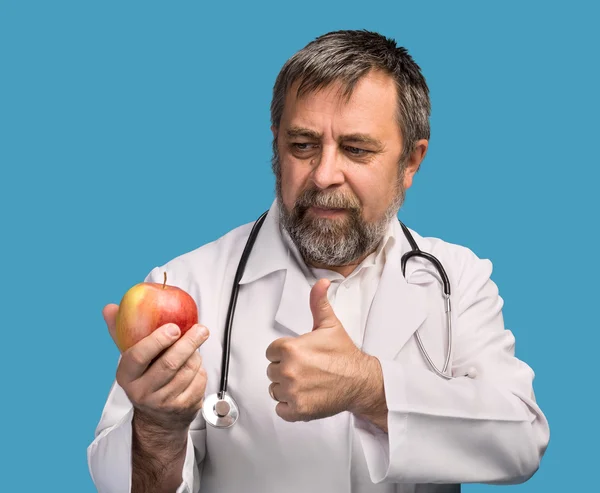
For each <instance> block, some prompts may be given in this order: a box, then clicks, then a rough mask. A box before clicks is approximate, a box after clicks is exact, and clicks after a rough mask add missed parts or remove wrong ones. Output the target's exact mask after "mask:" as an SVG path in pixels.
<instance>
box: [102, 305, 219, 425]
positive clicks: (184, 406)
mask: <svg viewBox="0 0 600 493" xmlns="http://www.w3.org/2000/svg"><path fill="white" fill-rule="evenodd" d="M118 309H119V306H118V305H115V304H109V305H106V306H105V307H104V309H103V310H102V315H103V317H104V320H105V322H106V325H107V327H108V331H109V333H110V335H111V337H112V338H113V340H115V341H116V338H115V325H116V324H115V320H116V315H117V311H118ZM171 331H173V332H171ZM179 336H180V330H179V327H177V325H175V324H166V325H163V326H162V327H160V328H158V329H156V330H155V331H154V332H152V333H151V334H150V335H148V336H146V337H145V338H144V339H142V340H141V341H139V342H138V343H136V344H135V345H134V346H132V347H131V348H129V349H128V350H127V351H125V352H123V353H122V355H121V361H120V362H119V365H118V367H117V376H116V379H117V383H118V384H119V385H120V386H121V387H122V388H123V390H124V391H125V393H126V394H127V397H128V398H129V400H130V401H131V403H132V404H133V407H134V410H135V411H134V414H135V416H136V418H137V419H138V420H140V421H143V422H144V423H145V424H147V425H148V426H152V427H157V428H160V429H162V430H163V431H165V432H169V431H173V432H180V431H183V430H187V428H188V427H189V425H190V423H191V422H192V421H193V420H194V418H195V417H196V414H197V413H198V411H199V410H200V409H201V408H202V403H203V401H204V392H205V390H206V371H205V370H204V368H203V367H202V357H201V356H200V353H199V352H198V348H199V347H200V346H201V345H202V344H203V343H204V341H206V340H207V339H208V329H207V328H206V327H204V326H202V325H198V324H196V325H194V326H193V327H192V328H191V329H190V330H189V331H187V332H186V333H185V334H184V335H183V337H181V338H180V337H179Z"/></svg>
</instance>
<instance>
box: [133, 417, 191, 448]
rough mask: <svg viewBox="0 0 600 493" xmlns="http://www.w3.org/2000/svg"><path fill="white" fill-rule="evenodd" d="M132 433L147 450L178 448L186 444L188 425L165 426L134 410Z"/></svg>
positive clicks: (155, 419) (159, 421)
mask: <svg viewBox="0 0 600 493" xmlns="http://www.w3.org/2000/svg"><path fill="white" fill-rule="evenodd" d="M131 425H132V431H133V434H134V436H135V437H136V439H137V440H138V442H140V444H143V445H147V446H148V447H149V448H154V447H164V446H165V445H168V446H169V448H171V449H173V448H179V447H178V446H185V444H186V443H187V435H188V430H189V425H185V424H183V423H176V424H170V425H166V424H165V423H163V422H162V421H161V420H160V419H157V418H156V417H154V416H152V415H150V414H147V413H145V412H143V411H140V410H139V409H134V412H133V420H132V423H131Z"/></svg>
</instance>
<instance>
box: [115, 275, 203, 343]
mask: <svg viewBox="0 0 600 493" xmlns="http://www.w3.org/2000/svg"><path fill="white" fill-rule="evenodd" d="M167 323H174V324H177V325H178V326H179V330H180V331H181V335H183V334H185V333H186V332H187V331H188V330H189V329H190V328H191V327H192V326H193V325H194V324H197V323H198V307H197V305H196V302H195V301H194V299H193V298H192V297H191V296H190V295H189V294H188V293H187V292H185V291H184V290H183V289H180V288H178V287H176V286H169V285H168V284H167V273H166V272H165V279H164V282H163V283H162V284H160V283H154V282H142V283H139V284H136V285H135V286H133V287H132V288H130V289H129V291H127V292H126V293H125V295H124V296H123V299H122V300H121V303H120V304H119V310H118V312H117V319H116V339H117V340H116V343H117V346H118V348H119V349H120V350H121V352H123V351H126V350H127V349H129V348H130V347H131V346H133V345H134V344H136V343H137V342H139V341H141V340H142V339H143V338H144V337H146V336H148V335H150V334H151V333H152V332H154V331H155V330H156V329H158V328H159V327H161V326H163V325H165V324H167Z"/></svg>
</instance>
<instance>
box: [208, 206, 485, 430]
mask: <svg viewBox="0 0 600 493" xmlns="http://www.w3.org/2000/svg"><path fill="white" fill-rule="evenodd" d="M267 213H268V211H267V212H265V213H263V214H262V215H261V216H260V217H259V218H258V220H257V221H256V222H255V223H254V226H253V227H252V230H251V231H250V236H249V237H248V241H247V242H246V246H245V247H244V251H243V252H242V257H241V259H240V263H239V264H238V268H237V271H236V273H235V278H234V281H233V289H232V291H231V297H230V299H229V308H228V310H227V318H226V321H225V336H224V340H223V359H222V363H221V384H220V386H219V392H217V393H216V394H211V395H209V396H207V397H206V398H205V400H204V404H203V406H202V415H203V416H204V419H205V420H206V422H207V423H208V424H210V425H212V426H214V427H215V428H229V427H231V426H233V425H234V424H235V423H236V421H237V420H238V417H239V408H238V405H237V404H236V402H235V400H234V399H233V398H232V397H231V396H230V395H229V394H228V393H227V377H228V374H229V354H230V348H231V328H232V326H233V316H234V314H235V307H236V304H237V298H238V293H239V289H240V285H239V283H240V280H241V279H242V276H243V275H244V270H245V268H246V263H247V262H248V257H249V256H250V253H251V252H252V247H253V246H254V242H255V241H256V237H257V236H258V232H259V231H260V228H261V226H262V225H263V223H264V221H265V218H266V217H267ZM399 222H400V226H401V227H402V231H403V232H404V236H405V237H406V239H407V240H408V242H409V243H410V246H411V248H412V250H411V251H410V252H406V253H405V254H404V255H403V256H402V259H401V267H402V275H404V276H405V275H406V274H405V272H406V262H407V261H408V260H409V259H410V258H412V257H421V258H424V259H426V260H429V261H430V262H431V263H432V264H433V265H434V267H435V269H436V270H437V272H438V274H439V275H440V277H441V281H442V285H443V291H444V292H443V296H444V301H445V311H446V329H447V332H448V349H447V351H446V360H445V361H444V366H443V367H442V369H441V370H440V369H438V367H437V366H436V365H435V363H434V362H433V361H432V359H431V358H430V357H429V354H428V353H427V350H426V349H425V346H423V341H422V340H421V337H420V336H419V331H418V330H417V331H416V332H415V337H416V340H417V344H418V346H419V349H420V350H421V353H422V354H423V356H424V358H425V360H426V361H427V363H428V364H429V366H430V367H431V369H432V370H433V372H434V373H436V374H437V375H439V376H440V377H442V378H444V379H446V380H450V379H453V378H456V377H454V376H452V375H449V374H448V373H447V371H448V365H449V364H450V356H451V354H452V316H451V315H452V310H451V306H450V281H449V280H448V276H447V274H446V271H445V270H444V267H443V266H442V264H441V262H440V261H439V260H438V259H437V258H435V257H434V256H433V255H431V254H430V253H427V252H423V251H421V250H420V249H419V247H418V246H417V243H416V241H415V239H414V238H413V237H412V235H411V234H410V231H409V230H408V228H407V227H406V226H405V225H404V224H403V223H402V221H400V220H399ZM475 375H476V370H475V368H470V369H469V371H468V372H467V373H466V375H465V376H468V377H470V378H475Z"/></svg>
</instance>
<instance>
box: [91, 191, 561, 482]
mask: <svg viewBox="0 0 600 493" xmlns="http://www.w3.org/2000/svg"><path fill="white" fill-rule="evenodd" d="M276 221H277V209H276V202H274V203H273V205H272V207H271V209H270V212H269V215H268V216H267V219H266V221H265V223H264V224H263V226H262V229H261V231H260V234H259V236H258V238H257V240H256V243H255V246H254V249H253V252H252V255H251V257H250V258H249V261H248V264H247V267H246V271H245V274H244V276H243V277H242V280H241V289H240V293H239V298H238V303H237V310H236V313H235V320H234V326H233V334H232V349H231V362H230V374H229V389H228V390H229V393H230V395H231V396H233V397H234V398H235V399H236V400H237V403H238V405H239V407H240V417H239V421H238V422H237V423H236V424H235V425H234V426H233V427H232V428H229V429H215V428H212V427H211V426H210V425H208V426H207V425H206V423H205V421H204V419H203V417H202V414H201V413H199V414H198V416H197V418H196V419H195V421H194V422H193V423H192V425H191V428H190V432H189V437H188V438H189V439H188V447H187V456H186V459H185V464H184V470H183V482H182V484H181V486H180V487H179V489H178V490H177V491H178V493H181V492H194V493H196V492H198V491H200V492H202V493H240V492H252V493H254V492H282V491H284V492H286V493H296V492H297V493H306V492H314V493H320V492H328V493H342V492H344V493H348V492H353V493H392V492H403V493H404V492H415V491H417V492H421V493H423V492H428V493H433V492H443V491H454V490H453V489H452V488H451V487H449V486H448V485H447V484H446V485H445V484H444V483H467V482H487V483H518V482H523V481H525V480H527V479H528V478H529V477H530V476H531V475H532V474H533V473H534V472H535V471H536V470H537V469H538V467H539V464H540V460H541V457H542V455H543V454H544V452H545V449H546V447H547V444H548V440H549V428H548V423H547V421H546V418H545V417H544V415H543V414H542V412H541V410H540V408H539V407H538V406H537V404H536V402H535V397H534V393H533V389H532V380H533V378H534V374H533V371H532V370H531V369H530V368H529V366H527V365H526V364H525V363H523V362H521V361H520V360H518V359H517V358H515V356H514V345H515V339H514V337H513V334H512V333H511V332H510V331H509V330H505V328H504V322H503V318H502V312H501V310H502V305H503V300H502V299H501V298H500V297H499V295H498V290H497V287H496V285H495V284H494V283H493V282H492V281H491V280H490V274H491V272H492V265H491V263H490V262H489V261H488V260H480V259H478V258H477V257H476V256H475V255H474V254H473V253H472V252H471V251H470V250H468V249H467V248H464V247H461V246H457V245H453V244H449V243H446V242H444V241H442V240H439V239H435V238H423V237H421V236H419V235H418V234H416V233H415V232H413V231H412V230H411V232H412V233H413V236H414V238H415V240H416V241H417V244H418V245H419V246H420V248H421V249H422V250H424V251H427V252H430V253H432V254H433V255H435V256H436V257H437V258H438V259H439V260H440V261H441V263H442V264H443V266H444V267H445V269H446V272H447V274H448V277H449V278H450V282H451V289H452V293H453V294H452V308H453V311H452V323H453V331H454V332H453V334H454V335H453V354H452V360H451V361H452V365H451V367H452V372H453V374H455V375H464V374H465V373H466V372H467V371H468V370H469V369H471V368H475V369H476V371H477V376H476V378H474V379H472V378H468V377H461V378H457V379H453V380H449V381H448V380H445V379H442V378H440V377H438V376H436V375H435V374H434V373H432V371H430V369H429V368H428V366H427V364H426V362H425V360H424V358H423V356H422V355H421V353H420V352H419V349H418V346H417V344H416V341H415V337H413V334H414V333H415V331H416V330H417V329H418V330H419V333H420V335H421V338H422V340H423V343H424V345H425V347H426V348H427V351H428V352H429V355H430V356H431V358H432V359H433V360H434V361H435V363H436V364H437V366H438V367H442V366H443V361H444V357H445V351H446V347H447V346H446V345H447V337H446V322H445V312H444V302H443V299H442V297H441V284H440V281H439V279H438V275H437V274H436V272H435V270H434V269H433V268H432V267H431V266H430V265H429V263H427V262H426V261H422V260H419V259H412V260H410V261H409V263H408V264H407V270H406V280H405V278H404V277H403V275H402V271H401V266H400V258H401V256H402V254H403V253H404V252H406V251H408V250H409V249H410V245H409V244H408V241H407V240H406V238H405V237H404V235H403V233H402V231H401V229H400V226H399V224H398V223H397V222H395V226H394V227H396V228H397V230H396V231H395V235H396V237H397V240H398V241H396V242H395V244H394V246H393V247H392V249H391V250H390V253H389V254H388V257H387V261H386V264H385V267H384V270H383V274H382V278H381V280H380V283H379V287H378V289H377V293H376V295H375V299H374V301H373V304H372V307H371V311H370V313H369V317H368V322H367V326H366V332H365V337H364V344H363V347H362V350H363V351H365V352H366V353H369V354H371V355H374V356H376V357H377V358H378V359H379V360H380V362H381V366H382V369H383V379H384V387H385V395H386V401H387V406H388V409H389V413H388V428H389V431H388V434H384V433H382V432H381V431H379V430H377V429H376V428H374V427H373V426H371V425H369V424H368V423H366V422H363V421H361V420H359V419H357V418H355V417H353V416H352V415H351V414H349V413H347V412H344V413H341V414H338V415H336V416H333V417H330V418H326V419H321V420H315V421H311V422H306V423H305V422H296V423H288V422H286V421H284V420H282V419H281V418H279V417H278V416H277V414H276V413H275V406H276V403H275V402H274V401H273V400H272V399H271V398H270V396H269V393H268V387H269V383H270V382H269V380H268V378H267V374H266V369H267V365H268V364H269V362H268V361H267V359H266V356H265V351H266V349H267V347H268V346H269V344H271V342H273V341H274V340H275V339H278V338H280V337H286V336H295V335H299V334H304V333H306V332H309V331H311V329H312V315H311V312H310V308H309V303H308V300H309V292H310V285H309V284H308V282H307V281H306V279H305V277H304V275H303V274H302V272H301V271H300V270H299V268H298V267H297V266H296V265H295V264H294V261H293V258H292V257H291V256H290V254H289V252H288V250H287V249H286V247H285V245H284V243H283V240H282V238H281V235H280V233H279V231H278V226H277V222H276ZM251 226H252V224H246V225H243V226H241V227H239V228H236V229H234V230H233V231H231V232H229V233H228V234H226V235H225V236H223V237H221V238H220V239H218V240H217V241H214V242H212V243H209V244H207V245H204V246H202V247H201V248H198V249H196V250H194V251H192V252H189V253H186V254H185V255H181V256H179V257H177V258H175V259H173V260H172V261H170V262H168V263H167V264H166V265H164V266H162V267H157V268H154V269H153V270H152V271H151V272H150V274H149V275H148V277H147V278H146V280H147V281H153V282H162V280H163V271H165V270H166V271H167V273H168V279H169V284H173V285H176V286H179V287H181V288H183V289H185V290H186V291H187V292H189V293H190V294H191V295H192V296H193V297H194V298H195V300H196V301H197V303H198V309H199V317H200V323H202V324H203V325H206V326H207V327H208V328H209V330H210V331H211V336H210V337H209V339H208V341H207V342H206V343H205V344H204V345H203V346H202V348H201V350H200V351H201V354H202V357H203V364H204V367H205V368H206V370H207V373H208V384H207V395H208V394H211V393H214V392H217V390H218V386H219V378H220V371H221V356H222V340H223V330H224V329H223V328H224V325H225V317H226V313H227V307H228V304H229V298H230V293H231V288H232V283H233V278H234V274H235V271H236V268H237V265H238V260H239V258H240V256H241V253H242V250H243V248H244V245H245V243H246V239H247V237H248V235H249V232H250V229H251ZM132 413H133V411H132V406H131V403H130V402H129V400H128V399H127V397H126V395H125V393H124V392H123V390H122V389H121V388H120V387H119V386H118V385H117V384H116V383H115V384H114V385H113V387H112V389H111V391H110V395H109V396H108V400H107V403H106V405H105V408H104V410H103V413H102V416H101V419H100V422H99V424H98V427H97V429H96V437H95V439H94V441H93V442H92V443H91V444H90V446H89V447H88V463H89V469H90V473H91V476H92V479H93V481H94V483H95V485H96V487H97V489H98V491H99V492H100V493H120V492H128V491H130V481H131V469H130V464H131V451H130V450H131V418H132Z"/></svg>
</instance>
